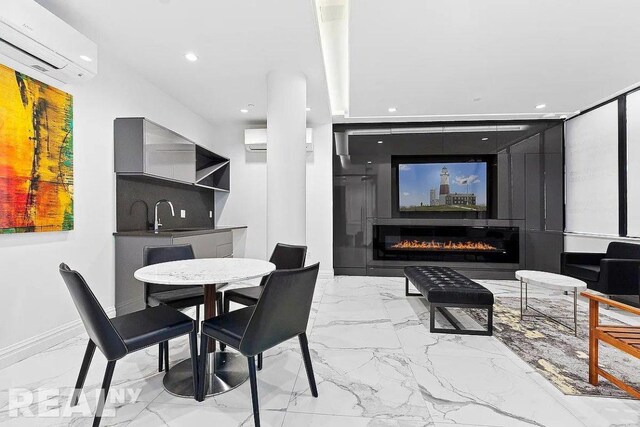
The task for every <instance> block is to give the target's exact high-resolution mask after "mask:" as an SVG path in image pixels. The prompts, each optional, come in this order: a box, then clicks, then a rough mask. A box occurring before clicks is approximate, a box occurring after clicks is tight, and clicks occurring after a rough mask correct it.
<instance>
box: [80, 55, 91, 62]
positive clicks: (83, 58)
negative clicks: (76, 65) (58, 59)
mask: <svg viewBox="0 0 640 427" xmlns="http://www.w3.org/2000/svg"><path fill="white" fill-rule="evenodd" d="M80 59H82V60H83V61H87V62H91V61H93V59H91V58H90V57H88V56H87V55H80Z"/></svg>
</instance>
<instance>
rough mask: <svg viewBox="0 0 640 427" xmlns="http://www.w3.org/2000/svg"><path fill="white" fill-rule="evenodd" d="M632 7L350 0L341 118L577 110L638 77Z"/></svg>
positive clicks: (536, 1)
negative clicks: (344, 111)
mask: <svg viewBox="0 0 640 427" xmlns="http://www.w3.org/2000/svg"><path fill="white" fill-rule="evenodd" d="M639 16H640V2H639V1H637V0H610V1H600V0H482V1H480V0H394V1H389V0H350V12H349V20H350V21H349V94H348V97H349V111H348V115H349V117H350V119H349V121H363V120H377V121H380V120H385V119H387V118H389V117H398V116H405V117H404V119H405V120H406V119H407V118H406V116H425V117H422V118H423V119H451V118H476V119H482V118H518V117H520V118H524V117H527V118H528V117H540V116H542V115H543V114H548V113H571V112H574V111H575V110H578V109H584V108H586V107H588V106H590V105H593V104H595V103H597V102H598V101H600V100H603V99H604V98H607V97H610V96H611V95H612V94H614V93H616V92H619V91H621V90H622V89H625V88H627V87H629V86H632V85H635V84H637V83H638V82H640V54H639V53H640V25H638V23H639V21H638V17H639ZM474 98H481V99H480V100H476V101H474ZM542 103H544V104H546V105H547V107H546V108H545V109H543V110H536V108H535V106H536V105H537V104H542ZM392 106H393V107H397V112H396V113H394V114H391V113H389V112H388V111H387V109H388V108H389V107H392ZM447 115H456V116H457V117H446V116H447ZM354 118H355V119H354ZM363 118H364V119H363ZM415 118H417V119H419V118H420V117H415Z"/></svg>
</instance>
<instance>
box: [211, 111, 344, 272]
mask: <svg viewBox="0 0 640 427" xmlns="http://www.w3.org/2000/svg"><path fill="white" fill-rule="evenodd" d="M249 127H250V126H241V125H238V124H230V125H227V126H221V127H218V128H217V133H216V137H215V144H216V146H218V144H220V146H221V147H223V148H220V149H219V152H220V154H223V155H225V156H228V157H230V158H231V192H230V193H228V194H222V193H220V194H217V195H216V223H217V224H221V225H235V224H241V225H247V226H248V228H247V230H246V231H244V232H236V233H234V242H233V243H234V254H235V255H236V256H247V257H252V258H261V259H266V258H268V256H269V254H270V253H271V250H272V249H273V248H268V247H267V246H268V245H267V235H266V226H267V222H266V216H267V207H266V203H267V185H266V181H267V163H266V161H267V158H266V154H264V153H250V152H247V151H246V150H245V148H244V129H245V128H249ZM253 127H255V128H264V127H265V125H257V126H253ZM332 141H333V140H332V125H331V124H324V125H317V126H315V127H314V128H313V145H314V150H313V153H307V174H306V175H307V178H306V179H307V194H306V198H307V209H306V211H307V214H306V216H307V225H306V238H307V246H308V248H309V252H308V255H307V264H311V263H315V262H320V275H321V277H329V276H332V275H333V196H332V194H333V193H332V192H333V190H332V188H333V187H332V177H331V155H332V149H331V144H332Z"/></svg>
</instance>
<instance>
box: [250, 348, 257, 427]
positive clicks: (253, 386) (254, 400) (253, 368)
mask: <svg viewBox="0 0 640 427" xmlns="http://www.w3.org/2000/svg"><path fill="white" fill-rule="evenodd" d="M247 361H248V362H249V381H250V382H251V403H252V404H253V424H254V425H255V426H256V427H260V405H259V404H258V377H257V375H256V360H255V359H254V357H253V356H249V357H247Z"/></svg>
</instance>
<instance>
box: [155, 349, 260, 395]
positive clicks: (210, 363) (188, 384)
mask: <svg viewBox="0 0 640 427" xmlns="http://www.w3.org/2000/svg"><path fill="white" fill-rule="evenodd" d="M207 356H208V360H207V370H206V373H205V378H204V380H205V386H204V393H205V396H214V395H216V394H221V393H225V392H227V391H229V390H232V389H234V388H236V387H238V386H239V385H241V384H242V383H244V382H245V381H246V380H247V379H248V378H249V370H248V367H247V358H246V357H244V356H242V355H241V354H238V353H231V352H228V351H216V352H214V353H209V354H208V355H207ZM192 372H193V370H192V369H191V359H185V360H183V361H182V362H180V363H178V364H177V365H175V366H174V367H172V368H171V369H169V372H167V373H166V374H165V376H164V379H163V381H162V382H163V384H164V388H165V390H167V391H168V392H169V393H171V394H173V395H174V396H179V397H191V398H193V397H194V395H193V375H192Z"/></svg>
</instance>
